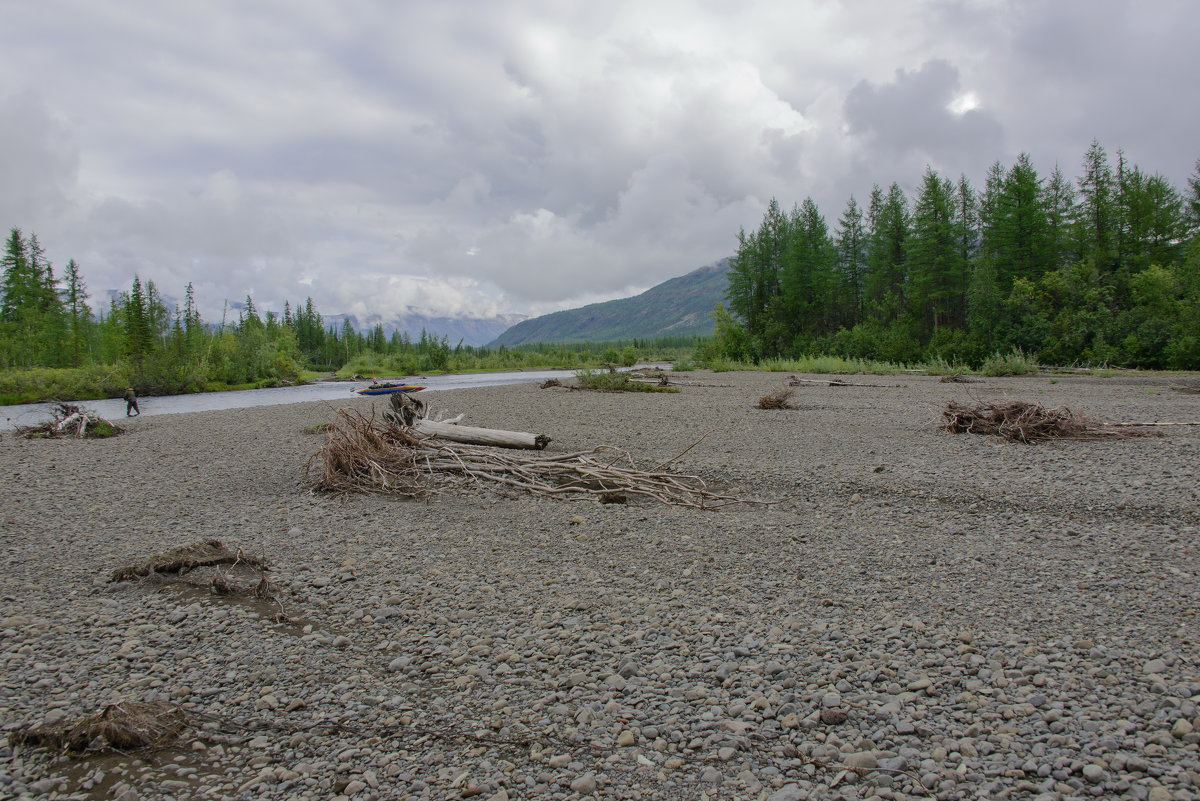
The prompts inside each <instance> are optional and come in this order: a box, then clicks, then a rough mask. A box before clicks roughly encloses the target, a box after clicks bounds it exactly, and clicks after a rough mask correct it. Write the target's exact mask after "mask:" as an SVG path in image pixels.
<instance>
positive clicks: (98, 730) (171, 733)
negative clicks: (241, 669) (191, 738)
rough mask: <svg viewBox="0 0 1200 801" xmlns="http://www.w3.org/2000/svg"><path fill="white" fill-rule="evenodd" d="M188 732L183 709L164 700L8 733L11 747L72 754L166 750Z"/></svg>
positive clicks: (130, 703) (133, 703)
mask: <svg viewBox="0 0 1200 801" xmlns="http://www.w3.org/2000/svg"><path fill="white" fill-rule="evenodd" d="M186 729H187V718H186V716H185V715H184V712H183V710H182V709H181V708H180V707H178V706H176V705H174V704H168V703H164V702H162V701H127V702H124V703H119V704H109V705H108V706H106V707H104V708H103V709H102V710H100V711H99V712H94V713H92V714H90V715H84V716H83V717H81V718H78V719H76V720H74V721H62V722H61V723H53V724H46V725H34V726H29V727H27V728H24V729H17V730H15V731H11V732H9V734H8V741H9V743H10V744H11V745H29V746H42V747H45V748H51V749H55V750H64V751H70V752H72V753H77V754H78V753H85V752H90V753H102V752H105V751H120V752H123V753H128V752H130V751H146V750H155V749H159V748H166V747H167V746H169V745H170V744H171V743H173V742H174V741H175V740H176V739H177V738H178V737H179V736H180V735H181V734H182V733H183V732H184V731H185V730H186Z"/></svg>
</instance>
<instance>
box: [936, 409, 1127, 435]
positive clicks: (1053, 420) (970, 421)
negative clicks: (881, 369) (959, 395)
mask: <svg viewBox="0 0 1200 801" xmlns="http://www.w3.org/2000/svg"><path fill="white" fill-rule="evenodd" d="M942 418H943V421H944V422H943V423H942V428H943V429H945V430H946V431H949V432H950V433H952V434H986V435H991V436H997V437H1001V438H1003V439H1007V440H1011V441H1013V442H1024V443H1027V444H1029V443H1034V442H1043V441H1045V440H1050V439H1074V440H1086V439H1109V438H1112V437H1116V438H1122V437H1130V436H1137V435H1138V432H1134V431H1129V430H1122V431H1115V430H1113V429H1111V428H1108V427H1106V424H1104V423H1101V422H1099V421H1098V420H1094V419H1092V418H1090V417H1086V416H1084V415H1081V414H1076V413H1075V412H1072V411H1071V410H1070V409H1068V408H1067V407H1066V406H1060V407H1058V408H1056V409H1047V408H1045V407H1044V406H1042V405H1040V404H1037V403H1027V402H1025V401H1007V402H1004V403H1000V402H994V403H985V404H982V405H979V406H974V407H969V406H963V405H962V404H960V403H956V402H955V401H950V403H948V404H947V405H946V409H945V411H944V412H942Z"/></svg>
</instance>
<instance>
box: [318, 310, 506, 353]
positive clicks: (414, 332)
mask: <svg viewBox="0 0 1200 801" xmlns="http://www.w3.org/2000/svg"><path fill="white" fill-rule="evenodd" d="M524 319H525V315H523V314H501V315H497V316H496V317H429V316H427V315H424V314H420V313H419V312H416V311H414V310H412V309H409V310H408V311H406V312H404V313H403V314H400V315H398V316H396V317H392V318H391V319H384V318H383V317H382V316H381V315H378V314H371V315H367V316H366V317H362V318H359V317H357V316H356V315H353V314H327V315H324V320H325V325H326V326H330V325H333V326H337V327H340V326H341V325H342V321H343V320H349V321H350V325H351V326H353V327H354V329H355V330H357V331H361V332H364V333H365V332H367V331H369V330H370V329H372V328H374V327H375V326H376V325H377V324H382V325H383V332H384V334H386V335H387V336H389V337H390V336H391V335H392V332H393V331H400V332H402V333H407V334H408V335H409V337H411V338H412V339H414V340H416V339H417V338H419V337H420V336H421V331H422V329H424V330H425V331H426V332H427V333H429V334H430V335H432V336H436V337H443V336H444V337H446V339H448V340H449V341H450V344H451V345H457V344H458V343H459V342H460V341H461V342H462V343H463V344H464V345H476V346H478V345H483V344H484V343H486V342H488V341H490V340H492V339H495V338H496V336H497V335H499V334H501V333H502V332H503V331H505V330H507V329H508V328H509V327H511V326H512V325H513V324H514V323H517V324H519V323H520V322H521V321H522V320H524Z"/></svg>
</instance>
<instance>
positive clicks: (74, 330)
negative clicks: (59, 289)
mask: <svg viewBox="0 0 1200 801" xmlns="http://www.w3.org/2000/svg"><path fill="white" fill-rule="evenodd" d="M63 282H64V287H63V306H64V307H65V309H66V315H67V349H68V351H69V353H70V360H71V365H72V366H73V367H79V366H81V365H82V364H83V351H84V348H85V347H86V344H87V341H88V331H89V329H90V328H91V324H92V310H91V308H89V307H88V304H87V299H88V293H87V287H86V286H84V283H83V276H82V275H80V274H79V265H78V264H76V263H75V260H74V259H71V260H69V261H68V262H67V269H66V271H65V272H64V274H63Z"/></svg>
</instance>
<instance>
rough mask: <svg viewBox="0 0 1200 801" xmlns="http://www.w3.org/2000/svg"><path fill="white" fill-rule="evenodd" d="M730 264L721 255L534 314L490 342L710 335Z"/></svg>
mask: <svg viewBox="0 0 1200 801" xmlns="http://www.w3.org/2000/svg"><path fill="white" fill-rule="evenodd" d="M729 264H730V259H721V261H719V262H717V263H716V264H710V265H708V266H707V267H701V268H699V269H698V270H692V271H691V272H690V273H688V274H687V275H681V276H679V277H678V278H671V279H670V280H667V281H664V282H662V283H661V284H658V285H656V286H653V287H651V288H650V289H647V290H646V291H645V292H643V293H642V294H640V295H635V296H634V297H631V298H620V299H619V300H609V301H605V302H604V303H592V304H589V305H587V306H582V307H580V308H578V309H566V310H564V311H558V312H553V313H552V314H544V315H542V316H541V317H533V318H531V319H528V320H525V321H523V322H520V323H517V324H516V325H514V326H513V327H512V328H509V329H508V330H507V331H505V332H504V333H503V334H501V335H500V336H498V337H496V339H494V340H493V341H492V342H491V343H489V346H490V347H499V346H501V345H507V346H510V347H511V346H513V345H525V344H530V343H534V342H566V343H572V342H607V341H611V340H616V339H634V338H637V339H652V338H655V337H668V336H709V335H711V334H712V332H713V326H714V323H713V319H712V310H713V307H714V306H716V304H717V303H718V302H719V301H722V300H723V299H724V297H725V286H726V284H727V282H728V274H729Z"/></svg>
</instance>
